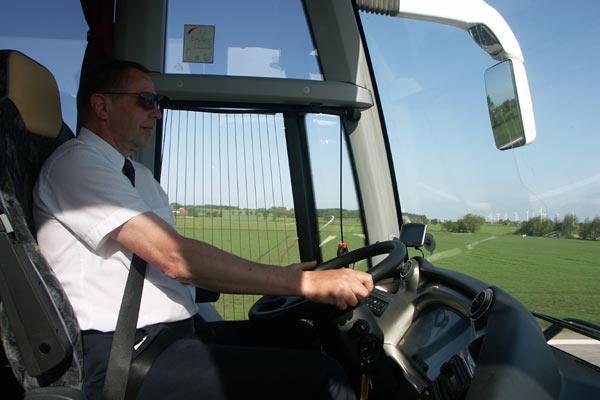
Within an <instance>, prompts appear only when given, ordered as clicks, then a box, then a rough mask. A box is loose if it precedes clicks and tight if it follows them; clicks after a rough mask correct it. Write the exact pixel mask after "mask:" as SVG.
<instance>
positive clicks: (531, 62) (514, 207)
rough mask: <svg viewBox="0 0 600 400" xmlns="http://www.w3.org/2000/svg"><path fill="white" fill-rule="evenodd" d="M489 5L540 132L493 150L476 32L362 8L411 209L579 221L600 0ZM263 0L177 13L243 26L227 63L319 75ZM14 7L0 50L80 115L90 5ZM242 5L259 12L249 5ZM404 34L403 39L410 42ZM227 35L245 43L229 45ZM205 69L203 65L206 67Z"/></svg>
mask: <svg viewBox="0 0 600 400" xmlns="http://www.w3.org/2000/svg"><path fill="white" fill-rule="evenodd" d="M193 3H194V4H196V3H195V2H193ZM488 3H489V4H490V5H491V6H493V7H495V8H496V9H497V10H498V11H499V12H500V13H501V14H502V15H503V16H504V18H505V19H506V20H507V22H508V23H509V25H510V26H511V27H512V29H513V31H514V32H515V35H516V37H517V39H518V40H519V42H520V44H521V47H522V49H523V53H524V56H525V65H526V67H527V73H528V77H529V83H530V88H531V92H532V98H533V106H534V110H535V116H536V125H537V132H538V138H537V140H536V141H535V142H534V143H533V144H531V145H530V146H527V147H525V148H522V149H517V150H515V151H511V152H499V151H497V150H495V147H494V145H493V140H492V135H491V129H490V127H489V121H488V120H487V119H486V118H487V114H486V110H485V100H484V96H485V94H484V92H483V72H484V70H485V69H486V68H488V67H490V66H491V65H493V64H494V61H493V60H492V59H491V58H489V57H488V56H487V55H486V54H485V53H483V52H482V51H481V50H480V49H479V48H478V47H477V46H476V45H475V44H474V43H473V42H472V41H471V39H470V38H469V37H468V36H467V35H466V33H464V32H462V31H460V30H458V29H456V28H450V27H443V26H440V27H439V28H435V29H430V27H429V25H431V24H427V23H422V22H415V21H409V22H403V23H399V20H397V19H392V18H375V17H374V16H366V17H365V18H364V20H365V26H366V28H367V29H368V31H369V32H368V36H370V37H371V38H374V42H373V43H370V50H371V53H372V55H373V56H374V58H375V59H376V60H378V61H377V62H379V64H378V65H376V70H377V74H378V77H381V79H382V80H381V81H380V83H379V84H380V89H381V95H382V99H383V100H384V110H387V111H389V112H386V118H387V120H386V123H387V125H388V130H389V131H390V132H396V131H397V132H402V135H403V136H401V137H400V136H397V137H396V138H392V140H391V141H392V146H393V152H394V154H395V157H397V159H395V160H394V163H395V167H396V170H397V172H398V174H399V178H398V181H399V184H400V186H401V187H409V188H411V190H410V191H407V190H402V189H401V202H402V206H403V209H404V211H408V212H417V213H425V214H427V215H428V216H430V217H432V218H433V217H437V218H442V219H444V218H451V219H454V218H457V217H460V216H461V215H464V213H465V212H466V211H472V212H476V213H478V214H480V215H483V216H486V217H490V216H492V217H493V216H495V215H500V216H501V217H502V218H503V217H504V216H508V217H509V218H511V219H513V217H514V216H515V213H518V214H519V219H524V217H525V215H528V216H532V215H536V214H537V213H539V212H540V210H543V211H542V212H543V213H545V214H546V215H547V216H549V217H555V216H562V215H564V214H566V213H570V212H574V213H575V214H577V216H578V217H579V219H580V220H584V219H585V218H593V217H595V216H599V215H600V166H599V164H600V163H599V162H598V161H597V160H598V156H597V152H598V148H600V128H599V124H598V117H597V115H598V113H599V112H600V96H599V93H600V80H599V79H598V71H599V70H600V3H598V2H597V1H595V0H576V1H571V2H569V3H568V4H567V3H559V2H548V1H543V0H502V1H500V0H494V1H492V0H490V1H488ZM258 4H259V10H260V12H261V13H262V15H263V17H265V16H269V15H270V14H269V13H271V14H272V15H270V18H267V19H266V20H267V21H271V23H270V24H269V26H266V25H262V24H259V25H258V28H256V27H255V28H253V29H251V28H249V27H244V26H236V25H231V24H229V25H226V22H220V21H216V20H215V19H211V18H210V14H209V13H207V12H206V11H204V12H201V11H202V10H197V11H193V12H192V11H190V10H188V13H186V14H185V17H183V18H180V19H177V18H175V19H174V24H175V25H174V26H175V28H173V29H174V30H175V31H176V26H177V24H183V23H194V24H205V23H208V24H209V23H216V24H218V26H223V29H225V26H227V29H229V30H230V33H231V34H234V33H236V30H237V31H239V30H243V31H244V32H246V34H245V35H244V37H243V38H244V40H243V41H241V42H237V43H228V42H227V41H224V42H219V43H217V48H218V49H221V50H220V51H221V53H219V56H220V57H221V58H222V59H223V60H226V58H227V57H230V58H231V57H247V56H248V55H249V54H252V52H258V51H262V52H263V53H266V54H269V55H270V56H272V60H271V62H269V63H267V64H266V65H257V66H255V67H254V68H255V69H256V70H257V71H258V70H261V68H263V67H264V68H266V70H268V71H270V72H268V73H269V74H275V73H279V74H284V75H285V76H287V77H300V78H313V79H314V78H315V77H317V78H318V71H316V69H315V65H316V63H315V58H314V54H311V52H310V47H307V46H305V45H304V44H303V43H304V42H305V40H304V39H305V37H304V36H306V33H303V34H301V35H296V36H288V35H285V34H282V35H281V36H273V35H268V34H267V35H265V32H267V30H266V29H267V28H273V29H280V30H281V28H282V27H284V26H289V24H291V23H293V22H292V19H293V18H292V17H293V16H294V13H292V14H290V15H288V14H282V10H280V9H276V8H273V7H270V6H269V4H271V3H270V2H267V1H261V2H258ZM220 6H221V7H225V5H220ZM3 8H6V5H4V6H3ZM8 8H9V11H8V12H3V13H2V15H0V47H1V48H17V49H19V50H21V51H24V52H25V53H27V54H29V55H31V56H32V57H34V58H36V59H37V60H38V61H39V62H41V63H42V64H44V65H46V66H47V67H48V68H49V69H50V70H51V71H52V72H53V73H54V75H55V76H56V77H57V80H58V82H59V86H60V90H61V100H62V104H63V113H64V118H65V120H66V121H67V123H69V125H71V126H74V121H75V112H74V105H75V99H74V96H75V93H76V90H77V83H78V80H79V68H80V60H81V57H82V55H83V51H84V49H85V34H86V31H87V26H86V24H85V21H84V20H83V16H82V13H81V10H80V8H79V2H78V1H76V0H61V1H57V2H55V3H53V6H52V7H50V6H48V3H47V2H41V1H21V2H11V3H10V4H9V5H8ZM232 11H236V12H239V13H240V14H241V15H244V13H250V10H249V9H242V8H238V9H235V10H232ZM296 14H297V13H296ZM181 15H183V14H181ZM24 16H27V17H28V18H30V23H29V24H24V23H23V20H22V17H24ZM247 20H252V19H251V18H247ZM215 21H216V22H215ZM370 21H371V22H370ZM217 37H218V38H219V40H221V38H223V39H225V37H224V36H223V35H221V36H217ZM264 37H268V38H269V40H268V41H264V39H263V38H264ZM398 37H402V38H403V41H402V42H401V43H400V41H399V40H398ZM284 43H291V44H290V45H289V46H290V47H291V48H294V49H296V50H295V51H294V52H292V51H287V50H286V51H279V52H278V51H277V49H282V48H286V46H288V45H286V44H284ZM230 46H231V47H235V48H237V49H241V50H236V51H237V53H236V52H235V51H229V53H227V54H226V53H225V52H223V50H224V49H225V48H229V47H230ZM257 49H258V50H257ZM261 49H262V50H261ZM265 49H266V50H265ZM224 62H225V64H226V65H228V66H232V65H234V64H237V63H236V62H232V61H231V60H226V61H224ZM167 63H169V60H167ZM215 66H217V67H218V65H217V64H215ZM222 67H223V66H221V67H219V68H222ZM207 68H209V67H207V66H206V65H204V66H202V69H203V71H204V72H206V69H207ZM208 72H210V71H208ZM389 89H394V90H389ZM386 90H387V91H386ZM423 132H425V133H423ZM411 133H415V136H411V135H410V134H411ZM467 133H469V134H468V135H467ZM320 135H321V136H320V137H319V138H318V140H317V142H318V143H319V144H320V145H322V146H329V145H331V146H332V148H336V147H337V142H336V139H335V138H336V137H337V135H338V131H337V129H336V128H335V127H332V128H331V129H330V131H327V132H326V131H323V132H322V133H320ZM459 137H463V139H464V140H465V141H464V142H460V141H459V140H458V139H457V138H459ZM330 138H331V140H330ZM400 139H401V140H400ZM463 139H461V140H463ZM400 155H401V156H400ZM457 166H458V168H456V167H457ZM442 171H443V172H450V171H452V172H450V173H449V174H447V175H444V174H442V173H441V172H442ZM450 183H451V184H452V185H450ZM324 185H326V183H324ZM333 197H335V196H333ZM329 203H330V200H328V199H324V200H323V204H320V206H322V207H329V206H335V204H329ZM347 208H352V204H348V205H347Z"/></svg>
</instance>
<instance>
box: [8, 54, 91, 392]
mask: <svg viewBox="0 0 600 400" xmlns="http://www.w3.org/2000/svg"><path fill="white" fill-rule="evenodd" d="M71 137H73V134H72V132H71V131H70V130H69V128H68V127H67V125H65V124H64V123H63V121H62V115H61V109H60V100H59V93H58V87H57V84H56V81H55V79H54V77H53V76H52V74H51V73H50V71H48V70H47V69H46V68H44V67H43V66H42V65H40V64H38V63H37V62H35V61H33V60H32V59H31V58H29V57H27V56H25V55H24V54H22V53H20V52H18V51H14V50H1V51H0V299H1V304H0V335H1V336H2V346H3V350H4V354H2V351H1V350H2V349H0V360H4V362H3V363H2V365H0V368H1V372H2V375H1V376H0V379H2V381H1V382H0V385H1V386H2V391H3V395H8V396H9V397H11V398H12V397H17V396H19V397H20V396H22V395H23V393H22V391H24V392H25V393H24V395H25V398H26V399H34V398H35V399H83V398H84V396H83V393H82V392H81V390H80V389H81V382H82V364H83V362H82V350H81V334H80V330H79V326H78V323H77V320H76V319H75V315H74V313H73V309H72V307H71V304H70V302H69V301H68V299H67V297H66V295H65V293H64V291H63V290H62V287H61V285H60V283H59V282H58V280H57V279H56V276H55V275H54V273H53V272H52V270H51V269H50V267H49V266H48V264H47V263H46V261H45V260H44V258H43V257H42V255H41V254H40V252H39V248H38V246H37V243H36V241H35V233H34V232H35V230H34V225H33V217H32V202H33V200H32V193H33V186H34V184H35V181H36V179H37V175H38V173H39V171H40V168H41V166H42V164H43V163H44V161H45V160H46V158H47V157H48V156H49V155H50V154H51V153H52V152H53V151H54V149H55V148H56V147H57V146H58V145H60V144H61V143H63V142H64V141H66V140H68V139H70V138H71ZM7 361H8V363H9V365H10V370H12V374H11V373H10V370H9V368H8V365H6V363H7ZM0 362H1V361H0ZM12 375H14V378H16V381H17V382H18V384H19V385H15V384H14V378H13V376H12ZM11 382H12V386H11ZM18 386H20V388H19V387H18ZM7 392H8V393H7Z"/></svg>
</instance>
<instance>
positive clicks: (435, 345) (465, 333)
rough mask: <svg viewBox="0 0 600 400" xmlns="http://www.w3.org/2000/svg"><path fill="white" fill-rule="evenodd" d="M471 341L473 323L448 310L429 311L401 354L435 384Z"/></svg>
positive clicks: (406, 338)
mask: <svg viewBox="0 0 600 400" xmlns="http://www.w3.org/2000/svg"><path fill="white" fill-rule="evenodd" d="M470 340H471V324H470V321H469V320H468V319H467V318H466V317H464V316H462V315H461V314H459V313H457V312H456V311H454V310H452V309H450V308H447V307H435V308H430V309H428V310H425V311H424V312H423V313H422V314H421V315H420V316H419V317H418V318H417V319H416V320H415V321H414V322H413V324H412V326H411V327H410V328H409V330H408V331H407V332H406V335H404V337H403V338H402V340H401V341H400V343H399V348H400V349H401V351H402V352H403V353H404V354H405V355H406V356H407V357H408V358H409V359H411V361H412V362H413V364H414V365H415V366H416V367H417V368H418V369H420V370H421V372H423V373H424V374H425V375H426V376H427V378H429V379H430V380H431V381H434V380H435V379H436V378H437V376H438V375H439V373H440V368H441V367H442V365H443V364H444V363H445V362H446V361H448V360H449V359H450V358H451V357H452V356H453V355H455V354H458V353H460V352H461V351H462V350H463V349H464V348H466V347H467V345H468V344H469V342H470Z"/></svg>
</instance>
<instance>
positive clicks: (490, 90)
mask: <svg viewBox="0 0 600 400" xmlns="http://www.w3.org/2000/svg"><path fill="white" fill-rule="evenodd" d="M485 88H486V92H487V103H488V109H489V113H490V121H491V123H492V131H493V133H494V140H495V141H496V147H497V148H498V149H499V150H508V149H512V148H515V147H520V146H524V145H526V144H529V143H531V142H532V141H533V140H534V139H535V136H536V131H535V122H534V118H533V107H532V104H531V94H530V92H529V83H528V82H527V75H526V73H525V66H524V65H523V63H522V62H520V61H518V60H512V59H507V60H505V61H503V62H501V63H499V64H496V65H494V66H493V67H491V68H489V69H488V70H487V71H485Z"/></svg>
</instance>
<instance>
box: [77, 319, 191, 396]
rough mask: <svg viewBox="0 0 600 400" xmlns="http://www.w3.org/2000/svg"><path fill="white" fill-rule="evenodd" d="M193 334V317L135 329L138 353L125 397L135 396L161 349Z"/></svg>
mask: <svg viewBox="0 0 600 400" xmlns="http://www.w3.org/2000/svg"><path fill="white" fill-rule="evenodd" d="M81 333H82V336H83V337H84V338H85V337H89V338H90V339H91V338H92V337H94V336H103V337H108V336H114V332H100V331H96V330H86V331H82V332H81ZM194 334H195V332H194V321H193V318H188V319H184V320H182V321H177V322H168V323H162V324H155V325H151V326H148V327H144V328H139V329H136V332H135V342H134V343H135V346H136V348H138V349H139V354H137V356H136V357H135V359H134V360H133V362H132V363H131V366H130V368H129V377H128V379H127V387H126V392H125V398H126V399H135V398H136V397H137V392H138V390H139V388H140V387H141V384H142V382H143V381H144V378H145V377H146V375H147V373H148V371H149V370H150V367H152V363H153V362H154V360H155V359H156V358H157V357H158V356H159V355H160V353H162V351H163V350H165V349H166V348H167V347H169V346H170V345H171V344H172V343H173V342H175V341H177V340H179V339H183V338H188V337H192V336H194ZM146 341H148V343H146ZM109 349H110V347H109ZM136 353H137V351H136Z"/></svg>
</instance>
